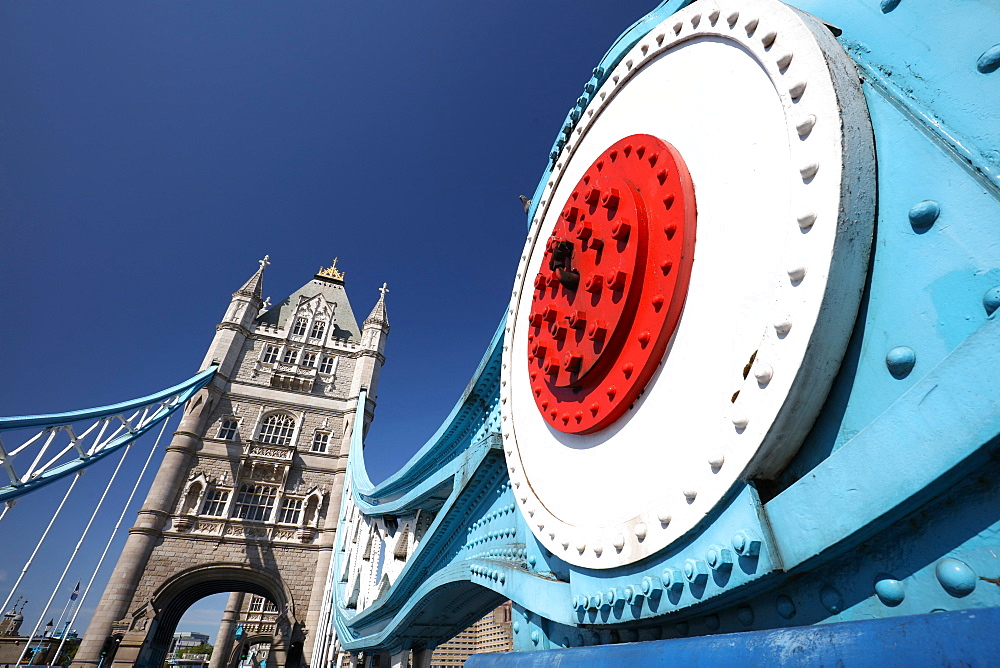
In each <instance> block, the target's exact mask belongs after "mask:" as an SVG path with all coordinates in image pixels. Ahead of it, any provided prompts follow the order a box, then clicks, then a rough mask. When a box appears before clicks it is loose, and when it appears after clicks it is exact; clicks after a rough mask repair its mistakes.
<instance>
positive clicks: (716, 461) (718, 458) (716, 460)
mask: <svg viewBox="0 0 1000 668" xmlns="http://www.w3.org/2000/svg"><path fill="white" fill-rule="evenodd" d="M725 463H726V457H725V456H724V455H723V454H722V453H721V452H720V453H716V454H714V455H712V456H711V457H709V459H708V465H709V466H711V467H712V468H713V469H721V468H722V465H723V464H725Z"/></svg>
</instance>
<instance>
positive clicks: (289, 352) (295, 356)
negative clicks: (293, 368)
mask: <svg viewBox="0 0 1000 668" xmlns="http://www.w3.org/2000/svg"><path fill="white" fill-rule="evenodd" d="M300 352H302V349H301V348H285V354H284V355H282V356H281V363H282V364H297V363H298V360H299V353H300Z"/></svg>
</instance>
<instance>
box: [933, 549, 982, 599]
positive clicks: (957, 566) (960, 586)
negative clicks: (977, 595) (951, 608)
mask: <svg viewBox="0 0 1000 668" xmlns="http://www.w3.org/2000/svg"><path fill="white" fill-rule="evenodd" d="M934 574H935V575H937V579H938V582H940V583H941V586H942V587H944V589H945V591H946V592H948V593H949V594H951V595H952V596H955V597H959V598H960V597H962V596H968V595H969V594H971V593H972V592H973V590H974V589H975V588H976V582H977V581H978V578H977V577H976V574H975V573H974V572H973V571H972V568H970V567H969V565H968V564H967V563H965V562H964V561H959V560H958V559H952V558H951V557H947V558H945V559H942V560H941V561H939V562H937V566H935V567H934Z"/></svg>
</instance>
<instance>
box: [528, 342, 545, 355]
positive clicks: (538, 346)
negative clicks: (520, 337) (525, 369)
mask: <svg viewBox="0 0 1000 668" xmlns="http://www.w3.org/2000/svg"><path fill="white" fill-rule="evenodd" d="M547 351H548V349H547V348H546V347H545V345H544V344H542V343H535V344H532V346H531V356H532V357H534V358H536V359H542V358H543V357H545V353H546V352H547Z"/></svg>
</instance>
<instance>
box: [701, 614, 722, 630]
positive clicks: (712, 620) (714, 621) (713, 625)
mask: <svg viewBox="0 0 1000 668" xmlns="http://www.w3.org/2000/svg"><path fill="white" fill-rule="evenodd" d="M721 625H722V622H721V621H719V616H718V615H708V616H707V617H705V626H707V627H708V630H709V631H712V632H713V633H714V632H715V631H718V630H719V627H720V626H721Z"/></svg>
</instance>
